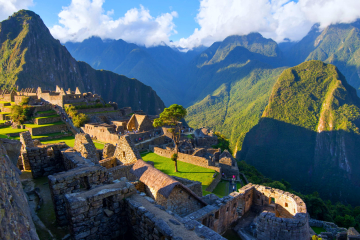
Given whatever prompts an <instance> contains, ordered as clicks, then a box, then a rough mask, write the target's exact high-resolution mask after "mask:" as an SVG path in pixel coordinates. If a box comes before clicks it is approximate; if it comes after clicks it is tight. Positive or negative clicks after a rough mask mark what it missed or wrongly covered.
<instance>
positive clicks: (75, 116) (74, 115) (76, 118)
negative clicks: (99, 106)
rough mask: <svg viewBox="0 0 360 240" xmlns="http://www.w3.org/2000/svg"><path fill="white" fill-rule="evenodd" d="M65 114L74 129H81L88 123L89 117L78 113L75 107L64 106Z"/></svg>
mask: <svg viewBox="0 0 360 240" xmlns="http://www.w3.org/2000/svg"><path fill="white" fill-rule="evenodd" d="M65 112H66V113H67V114H68V115H69V116H70V117H71V119H72V122H73V124H74V126H75V127H82V126H84V124H85V123H87V122H88V121H89V117H88V116H87V115H85V114H84V113H79V112H78V111H77V110H76V107H75V106H73V105H71V104H68V105H66V106H65Z"/></svg>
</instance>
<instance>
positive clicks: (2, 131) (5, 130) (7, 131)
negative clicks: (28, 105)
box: [0, 126, 28, 135]
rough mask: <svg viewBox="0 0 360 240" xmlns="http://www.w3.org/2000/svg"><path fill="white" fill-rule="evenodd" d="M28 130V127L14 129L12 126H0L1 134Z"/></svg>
mask: <svg viewBox="0 0 360 240" xmlns="http://www.w3.org/2000/svg"><path fill="white" fill-rule="evenodd" d="M25 131H28V130H27V129H13V128H12V127H11V126H9V127H3V128H0V134H2V135H5V134H8V133H20V132H25Z"/></svg>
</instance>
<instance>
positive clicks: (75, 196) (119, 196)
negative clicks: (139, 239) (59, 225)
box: [65, 179, 136, 239]
mask: <svg viewBox="0 0 360 240" xmlns="http://www.w3.org/2000/svg"><path fill="white" fill-rule="evenodd" d="M135 192H136V189H135V187H134V185H132V184H131V183H129V182H126V181H125V180H124V179H123V180H122V181H119V182H117V183H114V184H108V185H105V186H100V187H96V188H94V189H91V190H89V191H86V192H82V193H71V194H66V195H65V201H66V209H67V218H68V222H69V229H70V234H71V236H72V238H73V239H85V238H86V239H115V238H119V239H120V236H122V235H124V234H125V233H126V231H127V224H128V221H127V218H128V216H127V214H126V211H124V210H125V204H124V198H126V197H129V196H131V195H132V194H134V193H135Z"/></svg>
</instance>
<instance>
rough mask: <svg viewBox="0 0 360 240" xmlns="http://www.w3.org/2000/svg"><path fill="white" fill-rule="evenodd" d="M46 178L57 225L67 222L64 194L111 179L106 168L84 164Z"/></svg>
mask: <svg viewBox="0 0 360 240" xmlns="http://www.w3.org/2000/svg"><path fill="white" fill-rule="evenodd" d="M48 178H49V188H50V192H51V198H52V200H53V204H54V209H55V215H56V221H57V223H58V224H59V226H66V225H67V224H68V219H67V213H66V207H65V194H70V193H75V192H81V191H84V190H89V189H90V187H91V186H93V185H94V186H95V185H99V184H102V183H104V182H110V181H112V178H111V176H110V175H109V174H108V172H107V171H106V168H104V167H100V166H86V165H85V166H80V167H77V168H74V169H71V170H68V171H67V172H60V173H56V174H54V175H50V176H48Z"/></svg>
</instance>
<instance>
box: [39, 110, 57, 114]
mask: <svg viewBox="0 0 360 240" xmlns="http://www.w3.org/2000/svg"><path fill="white" fill-rule="evenodd" d="M49 113H53V114H55V113H56V112H55V111H54V110H48V111H38V112H36V114H39V115H40V114H49Z"/></svg>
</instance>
